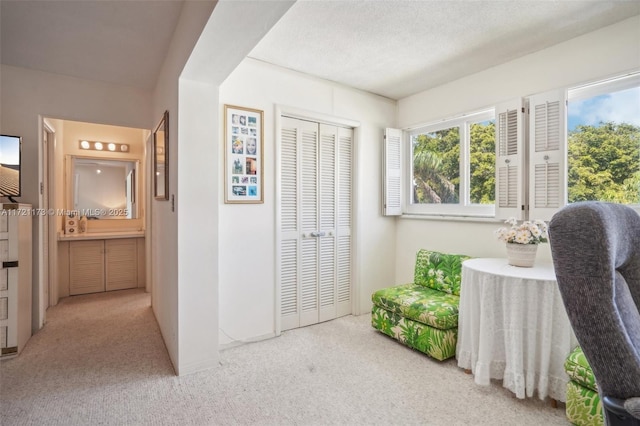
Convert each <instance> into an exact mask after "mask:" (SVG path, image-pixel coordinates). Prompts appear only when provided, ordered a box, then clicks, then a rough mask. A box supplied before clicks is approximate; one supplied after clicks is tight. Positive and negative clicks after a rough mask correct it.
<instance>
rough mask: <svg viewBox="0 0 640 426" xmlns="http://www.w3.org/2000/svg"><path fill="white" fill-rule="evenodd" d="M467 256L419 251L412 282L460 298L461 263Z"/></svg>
mask: <svg viewBox="0 0 640 426" xmlns="http://www.w3.org/2000/svg"><path fill="white" fill-rule="evenodd" d="M467 259H469V256H464V255H459V254H444V253H439V252H437V251H428V250H419V251H418V254H417V256H416V268H415V274H414V278H413V281H414V283H415V284H420V285H423V286H425V287H430V288H432V289H434V290H440V291H444V292H445V293H450V294H455V295H457V296H460V282H461V280H462V262H464V261H465V260H467Z"/></svg>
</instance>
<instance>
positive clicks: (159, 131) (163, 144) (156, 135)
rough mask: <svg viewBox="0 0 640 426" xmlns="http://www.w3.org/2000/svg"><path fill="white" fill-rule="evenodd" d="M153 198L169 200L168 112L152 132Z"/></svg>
mask: <svg viewBox="0 0 640 426" xmlns="http://www.w3.org/2000/svg"><path fill="white" fill-rule="evenodd" d="M153 196H154V197H155V199H156V200H168V199H169V111H165V112H164V115H163V116H162V120H160V124H158V127H156V130H155V131H154V132H153Z"/></svg>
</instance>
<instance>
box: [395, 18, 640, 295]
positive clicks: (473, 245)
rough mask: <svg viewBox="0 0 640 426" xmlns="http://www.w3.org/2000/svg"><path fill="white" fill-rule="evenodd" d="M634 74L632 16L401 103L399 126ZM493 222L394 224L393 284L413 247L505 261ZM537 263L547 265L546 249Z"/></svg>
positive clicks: (407, 271)
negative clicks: (394, 274)
mask: <svg viewBox="0 0 640 426" xmlns="http://www.w3.org/2000/svg"><path fill="white" fill-rule="evenodd" d="M639 69H640V17H638V16H636V17H633V18H630V19H627V20H625V21H622V22H620V23H618V24H615V25H612V26H609V27H605V28H603V29H600V30H598V31H594V32H592V33H589V34H586V35H584V36H581V37H577V38H575V39H572V40H569V41H567V42H565V43H561V44H558V45H556V46H553V47H550V48H548V49H544V50H541V51H539V52H536V53H533V54H530V55H527V56H524V57H522V58H520V59H517V60H514V61H511V62H508V63H506V64H503V65H499V66H496V67H493V68H490V69H488V70H486V71H483V72H480V73H477V74H474V75H472V76H469V77H466V78H462V79H460V80H457V81H454V82H452V83H449V84H445V85H442V86H440V87H436V88H434V89H431V90H427V91H425V92H422V93H419V94H416V95H413V96H410V97H408V98H405V99H401V100H400V101H399V103H398V124H399V126H400V127H401V128H406V127H413V126H415V125H417V124H421V123H428V122H433V121H436V120H438V119H441V118H445V117H451V116H455V115H459V114H461V113H464V112H470V111H473V110H476V109H480V108H484V107H491V106H494V105H495V104H496V103H499V102H501V101H505V100H510V99H514V98H517V97H525V96H528V95H531V94H535V93H540V92H544V91H548V90H552V89H556V88H561V87H567V86H573V85H579V84H581V83H588V82H591V81H597V80H599V79H603V78H606V77H610V76H615V75H618V74H622V73H624V72H627V71H631V70H636V71H637V70H639ZM499 226H501V225H500V224H499V223H498V222H493V223H491V222H490V223H486V222H485V223H480V222H460V221H456V222H453V221H442V220H417V219H399V220H398V227H397V231H398V232H397V240H396V247H397V250H396V255H397V259H398V261H397V270H396V281H397V282H398V283H400V282H410V281H411V280H412V276H413V264H414V260H415V253H416V251H417V250H418V249H419V248H429V249H433V250H440V251H445V252H455V253H463V254H468V255H471V256H476V257H505V251H504V250H505V249H504V244H501V243H499V242H498V241H496V239H495V237H494V235H493V231H494V230H495V229H496V228H498V227H499ZM537 258H538V260H539V261H550V260H551V252H550V249H549V245H548V244H543V245H541V246H540V247H539V248H538V257H537Z"/></svg>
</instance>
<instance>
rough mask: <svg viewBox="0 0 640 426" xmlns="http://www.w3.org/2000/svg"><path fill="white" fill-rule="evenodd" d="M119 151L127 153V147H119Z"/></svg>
mask: <svg viewBox="0 0 640 426" xmlns="http://www.w3.org/2000/svg"><path fill="white" fill-rule="evenodd" d="M120 151H122V152H127V151H129V145H120Z"/></svg>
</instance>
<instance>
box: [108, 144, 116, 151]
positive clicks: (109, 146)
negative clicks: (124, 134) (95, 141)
mask: <svg viewBox="0 0 640 426" xmlns="http://www.w3.org/2000/svg"><path fill="white" fill-rule="evenodd" d="M107 147H108V148H109V151H115V150H116V144H115V143H110V144H109V145H107Z"/></svg>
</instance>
